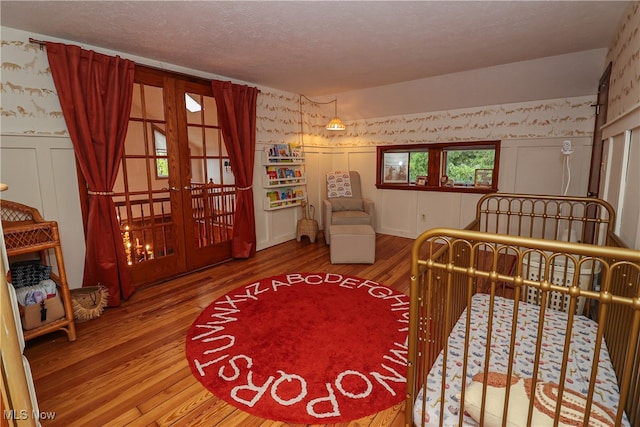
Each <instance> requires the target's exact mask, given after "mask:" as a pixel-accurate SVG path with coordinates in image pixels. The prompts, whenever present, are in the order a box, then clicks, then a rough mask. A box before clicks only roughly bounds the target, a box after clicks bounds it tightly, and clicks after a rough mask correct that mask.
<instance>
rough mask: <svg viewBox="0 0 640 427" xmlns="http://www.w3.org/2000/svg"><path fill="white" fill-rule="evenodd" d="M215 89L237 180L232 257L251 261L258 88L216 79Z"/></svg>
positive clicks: (226, 142) (219, 120) (253, 250)
mask: <svg viewBox="0 0 640 427" xmlns="http://www.w3.org/2000/svg"><path fill="white" fill-rule="evenodd" d="M212 86H213V96H214V98H215V100H216V107H217V110H218V123H219V125H220V128H221V130H222V137H223V139H224V144H225V146H226V148H227V152H228V153H229V161H230V162H231V168H232V170H233V174H234V176H235V180H236V213H235V216H234V220H233V236H232V239H231V255H232V256H233V257H234V258H249V257H252V256H253V255H255V253H256V218H255V213H254V204H253V187H252V186H253V164H254V160H255V148H256V104H257V98H258V89H257V88H252V87H248V86H244V85H238V84H233V83H231V82H223V81H219V80H213V81H212Z"/></svg>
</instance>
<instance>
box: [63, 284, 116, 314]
mask: <svg viewBox="0 0 640 427" xmlns="http://www.w3.org/2000/svg"><path fill="white" fill-rule="evenodd" d="M108 299H109V291H107V288H105V287H103V286H90V287H86V288H79V289H71V301H72V303H73V314H74V316H75V318H76V320H78V321H85V320H91V319H95V318H96V317H100V315H101V314H102V312H103V311H104V308H105V307H106V306H107V300H108Z"/></svg>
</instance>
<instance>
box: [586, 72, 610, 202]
mask: <svg viewBox="0 0 640 427" xmlns="http://www.w3.org/2000/svg"><path fill="white" fill-rule="evenodd" d="M611 68H612V63H611V62H609V65H607V68H606V69H605V70H604V72H603V73H602V76H601V77H600V80H599V82H598V95H597V98H596V104H595V105H594V106H595V108H596V117H595V121H594V125H593V143H592V147H591V167H590V169H589V183H588V188H587V195H588V196H589V197H599V195H600V175H601V172H602V150H603V148H604V144H603V143H602V126H603V125H604V124H605V123H606V122H607V107H608V100H609V78H610V77H611Z"/></svg>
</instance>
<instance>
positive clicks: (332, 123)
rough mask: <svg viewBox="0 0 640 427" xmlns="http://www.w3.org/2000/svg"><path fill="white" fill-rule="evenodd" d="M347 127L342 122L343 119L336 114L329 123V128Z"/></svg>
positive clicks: (342, 128)
mask: <svg viewBox="0 0 640 427" xmlns="http://www.w3.org/2000/svg"><path fill="white" fill-rule="evenodd" d="M346 128H347V127H346V126H345V125H344V123H342V120H340V118H339V117H338V116H335V117H334V118H333V119H332V120H331V121H330V122H329V123H327V130H345V129H346Z"/></svg>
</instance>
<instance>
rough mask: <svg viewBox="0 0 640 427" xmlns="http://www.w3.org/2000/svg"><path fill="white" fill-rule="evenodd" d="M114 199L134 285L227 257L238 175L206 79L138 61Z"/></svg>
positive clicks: (161, 278)
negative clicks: (236, 175)
mask: <svg viewBox="0 0 640 427" xmlns="http://www.w3.org/2000/svg"><path fill="white" fill-rule="evenodd" d="M114 202H115V204H116V209H117V215H118V220H119V222H120V227H121V234H122V239H123V242H124V247H125V252H126V257H127V261H128V264H129V268H130V272H131V277H132V281H133V283H134V285H137V286H138V285H142V284H148V283H154V282H159V281H162V280H165V279H168V278H171V277H175V276H178V275H181V274H184V273H187V272H190V271H194V270H197V269H199V268H202V267H205V266H209V265H213V264H216V263H219V262H221V261H224V260H227V259H230V258H231V235H232V230H233V215H234V212H235V180H234V176H233V172H232V171H231V166H230V162H229V158H228V155H227V152H226V149H225V146H224V143H223V140H222V133H221V131H220V128H219V127H218V119H217V111H216V104H215V100H214V99H213V91H212V89H211V84H210V82H208V81H204V80H202V81H201V80H199V79H196V78H191V77H188V76H181V75H173V74H169V73H164V72H161V71H157V70H152V69H148V68H145V67H138V66H137V67H136V78H135V85H134V94H133V100H132V108H131V117H130V120H129V128H128V131H127V139H126V142H125V149H124V154H123V158H122V163H121V166H120V171H119V175H118V179H117V182H116V185H115V187H114Z"/></svg>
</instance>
